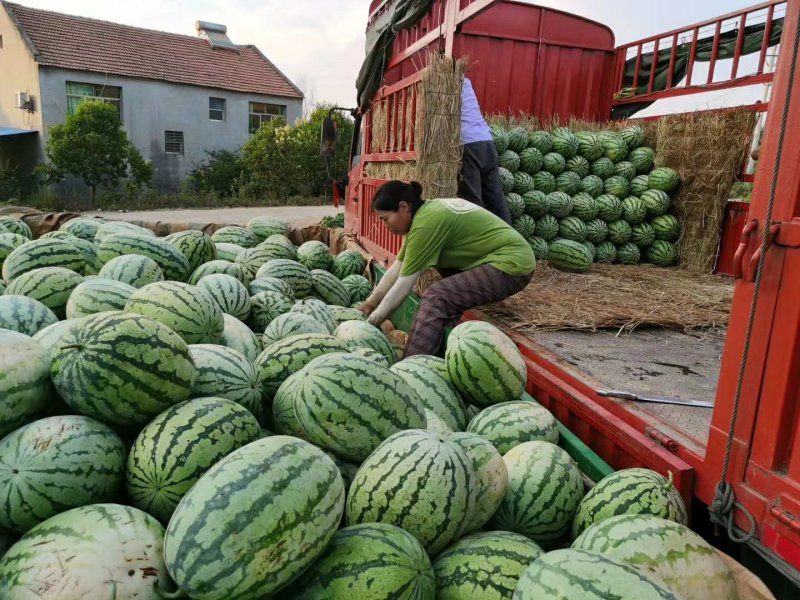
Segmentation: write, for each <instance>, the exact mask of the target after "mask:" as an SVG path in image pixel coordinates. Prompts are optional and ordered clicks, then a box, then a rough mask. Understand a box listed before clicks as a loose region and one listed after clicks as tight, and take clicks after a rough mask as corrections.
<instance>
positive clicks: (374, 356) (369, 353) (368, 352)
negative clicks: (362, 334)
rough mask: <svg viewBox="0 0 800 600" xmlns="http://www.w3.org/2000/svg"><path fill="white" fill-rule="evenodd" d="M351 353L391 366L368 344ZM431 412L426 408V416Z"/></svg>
mask: <svg viewBox="0 0 800 600" xmlns="http://www.w3.org/2000/svg"><path fill="white" fill-rule="evenodd" d="M350 354H355V355H356V356H361V357H362V358H367V359H369V360H371V361H372V362H376V363H378V364H379V365H381V366H382V367H386V368H387V369H388V368H389V361H388V360H386V357H385V356H384V355H383V354H381V353H380V352H378V351H377V350H373V349H372V348H367V347H366V346H357V347H355V348H352V349H351V350H350ZM429 412H430V411H428V409H425V414H426V416H428V413H429ZM436 418H438V417H436ZM427 420H428V424H430V417H429V416H428V419H427ZM442 425H443V426H445V425H444V424H442ZM445 427H446V426H445Z"/></svg>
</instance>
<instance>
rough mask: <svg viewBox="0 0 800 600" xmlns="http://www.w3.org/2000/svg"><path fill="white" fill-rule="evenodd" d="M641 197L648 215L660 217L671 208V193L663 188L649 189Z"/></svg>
mask: <svg viewBox="0 0 800 600" xmlns="http://www.w3.org/2000/svg"><path fill="white" fill-rule="evenodd" d="M640 198H641V199H642V202H643V203H644V206H645V208H646V209H647V216H648V217H658V216H660V215H663V214H666V213H667V211H668V210H669V206H670V199H669V195H668V194H667V193H666V192H664V191H662V190H647V191H646V192H643V193H642V195H641V196H640Z"/></svg>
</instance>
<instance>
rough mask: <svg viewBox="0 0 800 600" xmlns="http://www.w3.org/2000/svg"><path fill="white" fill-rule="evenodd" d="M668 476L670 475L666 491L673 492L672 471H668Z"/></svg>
mask: <svg viewBox="0 0 800 600" xmlns="http://www.w3.org/2000/svg"><path fill="white" fill-rule="evenodd" d="M667 475H668V477H667V488H666V489H668V490H671V489H672V488H673V487H674V481H673V477H672V471H667Z"/></svg>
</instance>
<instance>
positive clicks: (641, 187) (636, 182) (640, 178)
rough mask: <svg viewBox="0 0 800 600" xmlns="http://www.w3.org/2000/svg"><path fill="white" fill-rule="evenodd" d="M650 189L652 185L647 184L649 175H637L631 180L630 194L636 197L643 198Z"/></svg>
mask: <svg viewBox="0 0 800 600" xmlns="http://www.w3.org/2000/svg"><path fill="white" fill-rule="evenodd" d="M649 189H650V184H649V183H648V182H647V175H637V176H636V177H634V178H633V179H631V185H630V193H631V194H633V195H634V196H641V195H642V194H643V193H644V192H646V191H647V190H649Z"/></svg>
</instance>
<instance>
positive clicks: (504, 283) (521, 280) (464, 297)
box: [405, 265, 533, 356]
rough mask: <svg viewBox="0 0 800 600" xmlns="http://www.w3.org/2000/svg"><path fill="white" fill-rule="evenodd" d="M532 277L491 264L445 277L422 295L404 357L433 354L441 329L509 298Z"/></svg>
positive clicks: (439, 342)
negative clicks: (473, 311)
mask: <svg viewBox="0 0 800 600" xmlns="http://www.w3.org/2000/svg"><path fill="white" fill-rule="evenodd" d="M443 275H444V274H443ZM532 277H533V272H532V271H531V272H530V273H528V274H526V275H509V274H507V273H504V272H503V271H501V270H500V269H498V268H497V267H494V266H492V265H481V266H480V267H476V268H474V269H469V270H468V271H461V272H458V273H457V274H455V275H450V276H449V277H447V276H445V278H444V279H442V280H441V281H437V282H436V283H434V284H433V285H432V286H431V287H429V288H428V289H427V290H426V291H425V293H424V294H422V301H421V302H420V305H419V308H418V309H417V314H416V316H415V317H414V322H413V323H412V324H411V332H410V333H409V336H408V344H407V345H406V352H405V356H413V355H415V354H436V352H437V351H438V350H439V346H440V345H441V343H442V335H443V334H444V330H445V327H447V326H448V325H453V324H455V322H456V321H458V320H459V319H460V318H461V315H462V314H463V313H464V311H465V310H468V309H470V308H475V307H476V306H483V305H484V304H491V303H492V302H499V301H500V300H504V299H505V298H508V297H509V296H513V295H514V294H516V293H517V292H520V291H522V290H523V289H525V286H526V285H528V283H529V282H530V280H531V278H532Z"/></svg>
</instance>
